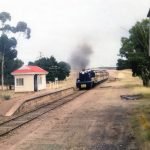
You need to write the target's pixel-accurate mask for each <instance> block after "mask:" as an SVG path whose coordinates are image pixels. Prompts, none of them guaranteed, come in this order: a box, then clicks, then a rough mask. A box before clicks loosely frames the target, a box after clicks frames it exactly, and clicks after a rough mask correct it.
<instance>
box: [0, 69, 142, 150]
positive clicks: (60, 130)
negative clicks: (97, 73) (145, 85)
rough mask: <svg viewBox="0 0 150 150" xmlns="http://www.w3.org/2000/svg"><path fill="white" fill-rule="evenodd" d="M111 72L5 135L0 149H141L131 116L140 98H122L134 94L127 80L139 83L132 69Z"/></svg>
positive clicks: (0, 140)
mask: <svg viewBox="0 0 150 150" xmlns="http://www.w3.org/2000/svg"><path fill="white" fill-rule="evenodd" d="M110 74H111V78H110V80H109V81H108V82H106V83H103V84H101V85H99V86H97V87H96V88H95V89H92V90H89V91H88V92H87V93H85V94H84V95H82V96H80V97H78V98H76V99H75V100H74V101H72V102H70V103H68V104H66V105H64V106H62V107H61V108H58V109H56V110H53V111H52V112H50V113H47V114H45V115H43V116H42V117H41V118H38V119H36V120H34V121H32V122H30V123H29V124H27V125H25V126H23V127H21V128H20V129H18V130H16V131H14V132H13V133H11V134H9V135H7V136H6V137H3V138H1V139H0V150H4V149H6V150H86V149H90V150H137V149H138V145H137V144H136V143H135V140H134V136H133V134H132V130H131V127H130V123H129V117H130V115H131V110H132V108H133V107H134V106H135V105H136V104H137V103H138V101H126V100H121V99H120V95H122V94H130V93H132V91H131V90H129V88H126V86H127V85H126V83H130V86H132V85H134V84H135V82H134V80H133V78H132V77H131V73H130V72H129V71H124V72H118V71H110ZM114 77H115V78H116V79H114ZM127 77H128V78H127ZM139 84H140V83H139Z"/></svg>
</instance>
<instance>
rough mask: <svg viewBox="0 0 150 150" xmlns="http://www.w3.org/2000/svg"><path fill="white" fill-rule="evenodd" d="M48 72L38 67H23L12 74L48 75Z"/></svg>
mask: <svg viewBox="0 0 150 150" xmlns="http://www.w3.org/2000/svg"><path fill="white" fill-rule="evenodd" d="M47 73H48V72H47V71H45V70H44V69H42V68H40V67H38V66H23V67H21V68H19V69H17V70H15V71H13V72H12V73H11V74H12V75H14V74H47Z"/></svg>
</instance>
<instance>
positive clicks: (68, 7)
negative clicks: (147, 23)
mask: <svg viewBox="0 0 150 150" xmlns="http://www.w3.org/2000/svg"><path fill="white" fill-rule="evenodd" d="M149 8H150V0H0V11H1V12H2V11H6V12H9V13H10V14H11V16H12V23H13V24H15V23H17V22H18V21H25V22H26V23H27V24H28V26H29V27H30V28H31V30H32V33H31V39H29V40H23V38H20V39H19V42H18V47H17V50H18V58H20V59H22V60H23V61H24V62H25V63H26V64H27V62H28V61H34V60H36V59H37V58H38V57H39V56H40V52H42V54H43V56H45V57H49V56H51V55H53V56H54V57H55V58H56V59H57V60H58V61H62V60H63V61H69V60H70V57H71V53H72V51H74V50H75V49H76V47H77V46H78V45H80V44H82V43H88V44H89V45H90V46H91V47H92V48H93V51H94V52H93V54H92V55H91V63H90V67H98V66H115V65H116V62H117V58H118V57H117V54H118V53H119V48H120V46H121V43H120V39H121V37H122V36H128V30H129V29H130V28H131V26H133V25H134V24H135V23H136V21H141V19H143V18H146V16H147V13H148V10H149Z"/></svg>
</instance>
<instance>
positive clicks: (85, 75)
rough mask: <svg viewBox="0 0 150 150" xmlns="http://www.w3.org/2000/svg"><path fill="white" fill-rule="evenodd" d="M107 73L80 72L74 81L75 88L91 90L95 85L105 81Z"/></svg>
mask: <svg viewBox="0 0 150 150" xmlns="http://www.w3.org/2000/svg"><path fill="white" fill-rule="evenodd" d="M108 77H109V73H108V72H107V71H106V70H82V71H80V72H79V76H78V78H77V80H76V87H77V88H78V89H79V90H81V89H91V88H93V87H94V86H95V85H97V84H99V83H101V82H103V81H105V80H107V79H108Z"/></svg>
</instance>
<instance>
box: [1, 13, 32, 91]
mask: <svg viewBox="0 0 150 150" xmlns="http://www.w3.org/2000/svg"><path fill="white" fill-rule="evenodd" d="M9 21H11V16H10V14H9V13H7V12H1V13H0V22H1V25H0V64H1V85H2V90H3V86H4V82H5V80H4V73H5V68H6V67H5V65H6V64H7V63H8V62H7V61H8V60H9V61H10V60H13V59H15V58H16V57H17V50H16V49H15V48H16V46H17V40H16V39H15V37H13V36H11V35H13V34H17V33H19V34H20V33H23V34H24V35H25V36H26V38H27V39H29V38H30V33H31V30H30V28H29V27H28V26H27V24H26V23H25V22H22V21H20V22H18V23H17V25H16V26H11V25H10V24H8V22H9ZM8 73H9V74H10V72H8Z"/></svg>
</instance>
